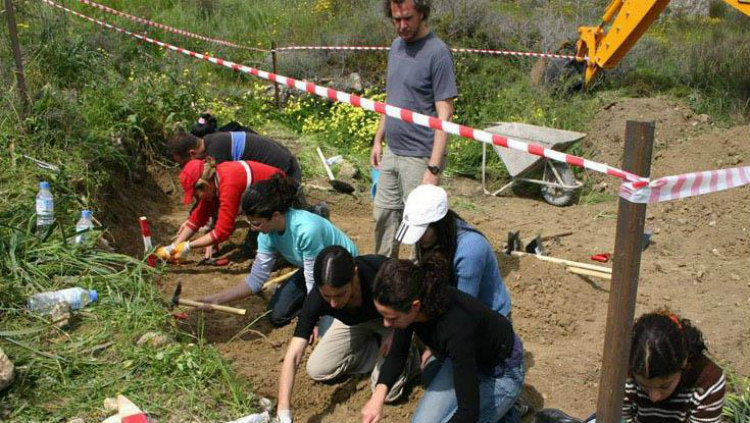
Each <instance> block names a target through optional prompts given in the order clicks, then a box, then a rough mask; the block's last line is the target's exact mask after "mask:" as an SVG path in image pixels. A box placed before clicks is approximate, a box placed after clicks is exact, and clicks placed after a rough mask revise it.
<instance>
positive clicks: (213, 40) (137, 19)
mask: <svg viewBox="0 0 750 423" xmlns="http://www.w3.org/2000/svg"><path fill="white" fill-rule="evenodd" d="M78 2H79V3H83V4H86V5H89V6H91V7H95V8H97V9H100V10H103V11H105V12H107V13H111V14H113V15H117V16H121V17H123V18H127V19H130V20H131V21H133V22H138V23H141V24H144V25H149V26H153V27H154V28H159V29H163V30H165V31H168V32H171V33H173V34H177V35H182V36H185V37H190V38H195V39H198V40H202V41H208V42H210V43H215V44H220V45H223V46H228V47H234V48H241V49H245V50H253V51H260V52H264V53H267V52H269V51H270V50H265V49H262V48H255V47H247V46H241V45H239V44H235V43H233V42H231V41H225V40H221V39H218V38H210V37H206V36H204V35H200V34H194V33H192V32H189V31H185V30H183V29H177V28H172V27H171V26H168V25H164V24H161V23H158V22H154V21H150V20H148V19H145V18H141V17H139V16H133V15H130V14H127V13H125V12H121V11H119V10H116V9H112V8H111V7H108V6H105V5H103V4H99V3H97V2H94V1H91V0H78Z"/></svg>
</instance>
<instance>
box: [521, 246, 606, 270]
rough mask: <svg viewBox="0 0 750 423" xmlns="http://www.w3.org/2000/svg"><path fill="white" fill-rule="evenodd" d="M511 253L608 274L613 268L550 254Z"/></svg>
mask: <svg viewBox="0 0 750 423" xmlns="http://www.w3.org/2000/svg"><path fill="white" fill-rule="evenodd" d="M510 255H511V256H513V257H535V258H537V259H539V260H541V261H548V262H550V263H557V264H564V265H566V266H570V267H577V268H580V269H588V270H593V271H595V272H601V273H607V274H611V273H612V269H610V268H609V267H604V266H597V265H595V264H588V263H580V262H577V261H573V260H566V259H561V258H556V257H550V256H542V255H538V254H529V253H524V252H522V251H511V252H510Z"/></svg>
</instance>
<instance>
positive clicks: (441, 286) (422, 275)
mask: <svg viewBox="0 0 750 423" xmlns="http://www.w3.org/2000/svg"><path fill="white" fill-rule="evenodd" d="M447 268H448V266H447V262H446V261H445V258H443V257H442V256H440V255H435V256H432V257H431V258H430V259H428V260H427V261H426V262H425V263H424V264H423V265H422V266H417V265H416V264H414V263H412V262H411V261H409V260H398V259H391V260H388V261H386V262H385V263H383V265H382V266H381V267H380V270H379V271H378V274H377V275H376V276H375V282H374V284H373V287H372V298H373V300H375V301H377V302H378V303H379V304H381V305H384V306H386V307H390V308H392V309H394V310H396V311H400V312H402V313H408V312H409V310H410V309H411V304H412V302H413V301H414V300H419V301H420V302H421V303H422V310H424V312H425V313H426V314H427V315H428V316H429V317H430V318H434V317H437V316H440V315H441V314H442V313H443V312H444V311H445V309H446V307H447V306H448V296H447V285H446V283H445V278H446V275H447Z"/></svg>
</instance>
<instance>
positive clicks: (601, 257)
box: [591, 253, 612, 263]
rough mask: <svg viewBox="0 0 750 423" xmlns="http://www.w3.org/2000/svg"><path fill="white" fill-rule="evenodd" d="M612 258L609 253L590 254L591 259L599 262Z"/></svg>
mask: <svg viewBox="0 0 750 423" xmlns="http://www.w3.org/2000/svg"><path fill="white" fill-rule="evenodd" d="M611 258H612V254H610V253H601V254H594V255H593V256H591V260H594V261H598V262H599V263H606V262H608V261H609V260H610V259H611Z"/></svg>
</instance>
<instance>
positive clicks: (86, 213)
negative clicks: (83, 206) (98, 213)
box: [81, 210, 91, 220]
mask: <svg viewBox="0 0 750 423" xmlns="http://www.w3.org/2000/svg"><path fill="white" fill-rule="evenodd" d="M81 217H82V218H84V219H89V220H91V210H84V211H82V212H81Z"/></svg>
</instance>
